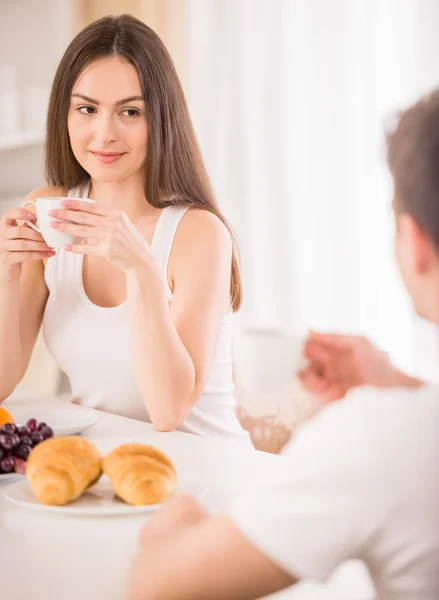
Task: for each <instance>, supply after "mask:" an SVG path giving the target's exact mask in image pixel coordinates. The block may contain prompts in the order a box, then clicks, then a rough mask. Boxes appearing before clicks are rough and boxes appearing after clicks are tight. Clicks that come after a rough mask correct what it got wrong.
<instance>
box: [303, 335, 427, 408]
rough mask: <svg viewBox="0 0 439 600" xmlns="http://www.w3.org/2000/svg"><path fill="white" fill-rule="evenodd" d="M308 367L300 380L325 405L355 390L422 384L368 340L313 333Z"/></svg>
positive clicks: (309, 345) (309, 347) (306, 353)
mask: <svg viewBox="0 0 439 600" xmlns="http://www.w3.org/2000/svg"><path fill="white" fill-rule="evenodd" d="M305 356H306V358H307V359H308V361H309V366H308V367H307V368H305V369H304V370H303V371H302V372H301V373H300V374H299V377H300V379H301V381H302V383H303V385H304V387H305V388H306V389H307V390H308V391H310V392H312V393H314V394H316V395H317V396H318V397H319V398H320V399H321V401H322V402H323V403H325V402H331V401H333V400H338V399H340V398H343V396H344V395H345V394H346V393H347V392H348V391H349V390H351V389H352V388H355V387H359V386H363V385H374V386H377V387H393V386H403V387H418V386H420V385H422V384H423V382H422V381H420V380H418V379H415V378H413V377H410V376H409V375H406V374H405V373H402V372H401V371H399V370H398V369H397V368H396V367H395V366H394V365H393V364H392V363H391V361H390V359H389V356H388V354H387V353H386V352H383V351H381V350H379V349H378V348H376V347H375V346H374V345H373V344H372V343H371V342H370V341H369V340H368V339H367V338H365V337H361V336H353V335H339V334H335V333H326V334H324V333H315V332H311V333H310V335H309V338H308V340H307V341H306V344H305Z"/></svg>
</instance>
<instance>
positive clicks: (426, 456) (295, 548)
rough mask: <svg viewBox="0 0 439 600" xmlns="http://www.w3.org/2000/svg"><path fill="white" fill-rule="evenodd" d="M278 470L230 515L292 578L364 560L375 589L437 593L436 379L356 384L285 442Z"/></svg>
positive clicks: (382, 593) (430, 598)
mask: <svg viewBox="0 0 439 600" xmlns="http://www.w3.org/2000/svg"><path fill="white" fill-rule="evenodd" d="M283 454H284V455H285V456H286V460H285V471H284V472H283V473H282V474H281V475H279V476H277V477H276V479H273V480H272V481H270V480H269V479H268V480H265V481H264V486H263V490H261V493H260V494H258V493H257V492H254V493H252V495H251V498H250V497H248V498H247V497H244V498H240V499H239V500H238V501H237V502H236V503H235V504H234V506H233V507H232V511H231V517H232V519H233V520H234V522H235V523H236V525H237V526H238V527H239V528H240V529H241V530H242V531H243V533H244V534H245V536H246V537H247V538H248V539H249V540H250V541H252V542H253V543H254V544H255V545H256V546H257V547H259V548H260V549H261V550H262V551H263V552H264V553H265V554H266V555H268V556H269V557H271V558H272V560H273V561H274V562H275V563H277V564H279V565H280V566H281V567H283V568H284V569H285V570H286V571H288V572H289V573H290V574H291V575H292V576H293V577H295V578H311V579H318V580H324V579H326V578H327V577H328V576H329V575H330V573H331V572H332V571H333V569H334V568H335V567H336V566H338V565H339V564H340V563H341V562H343V561H344V560H347V559H353V558H359V559H362V560H364V561H365V562H366V564H367V566H368V568H369V570H370V573H371V575H372V577H373V579H374V582H375V585H376V588H377V592H378V597H379V598H380V600H381V599H385V600H396V599H397V600H409V599H410V600H414V599H416V600H437V599H438V598H439V477H438V460H439V388H434V387H431V386H424V387H422V388H420V389H417V390H407V389H400V388H398V389H384V390H378V389H375V388H363V389H361V390H357V391H355V392H353V393H352V394H351V395H350V396H349V397H347V398H346V399H345V400H342V401H340V402H337V403H335V404H333V405H331V406H328V407H326V408H325V409H323V410H322V411H321V414H319V415H317V416H316V417H314V419H312V421H311V422H310V423H309V424H307V425H305V426H303V427H302V428H301V430H300V432H299V433H298V434H297V435H296V436H295V438H294V440H293V441H292V442H291V443H290V444H289V445H288V446H287V447H286V448H285V450H284V452H283Z"/></svg>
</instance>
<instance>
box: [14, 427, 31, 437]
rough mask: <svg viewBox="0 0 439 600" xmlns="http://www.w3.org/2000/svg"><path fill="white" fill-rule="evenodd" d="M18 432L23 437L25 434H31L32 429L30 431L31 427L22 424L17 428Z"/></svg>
mask: <svg viewBox="0 0 439 600" xmlns="http://www.w3.org/2000/svg"><path fill="white" fill-rule="evenodd" d="M17 433H18V435H19V436H20V437H21V436H23V435H30V434H31V431H30V429H29V427H26V425H22V426H21V427H19V428H18V429H17Z"/></svg>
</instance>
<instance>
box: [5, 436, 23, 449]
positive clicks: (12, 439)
mask: <svg viewBox="0 0 439 600" xmlns="http://www.w3.org/2000/svg"><path fill="white" fill-rule="evenodd" d="M19 443H20V438H19V436H18V435H16V434H15V433H10V434H9V433H0V446H3V448H4V449H5V450H12V448H15V446H18V444H19Z"/></svg>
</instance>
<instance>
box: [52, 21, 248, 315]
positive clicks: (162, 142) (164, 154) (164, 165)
mask: <svg viewBox="0 0 439 600" xmlns="http://www.w3.org/2000/svg"><path fill="white" fill-rule="evenodd" d="M110 56H119V57H120V58H122V59H123V60H126V61H127V62H129V63H131V64H132V65H134V67H135V68H136V69H137V72H138V74H139V79H140V85H141V88H142V91H143V95H144V99H145V103H146V111H147V119H148V129H149V137H148V148H147V158H146V163H145V181H146V184H145V196H146V198H147V200H148V202H149V203H150V204H151V205H152V206H154V207H156V208H164V207H166V206H169V205H173V206H188V207H195V208H200V209H204V210H207V211H209V212H211V213H213V214H214V215H216V216H217V217H218V218H219V219H220V220H221V221H222V222H223V223H224V225H225V226H226V227H227V229H228V230H229V232H230V235H231V236H232V240H233V246H234V247H233V255H232V266H231V269H232V270H231V282H230V295H231V304H232V308H233V310H235V311H236V310H237V309H238V308H239V306H240V304H241V296H242V286H241V277H240V273H239V266H238V261H237V248H236V242H235V239H234V236H233V233H232V231H231V228H230V226H229V224H228V223H227V221H226V219H225V218H224V217H223V215H222V214H221V212H220V210H219V208H218V206H217V203H216V201H215V197H214V193H213V190H212V186H211V184H210V180H209V176H208V174H207V171H206V168H205V166H204V162H203V158H202V156H201V152H200V149H199V146H198V142H197V139H196V136H195V132H194V129H193V125H192V121H191V118H190V115H189V111H188V107H187V104H186V100H185V97H184V93H183V89H182V87H181V84H180V81H179V78H178V75H177V72H176V70H175V67H174V65H173V62H172V59H171V57H170V55H169V53H168V51H167V50H166V48H165V46H164V45H163V43H162V41H161V40H160V38H159V37H158V36H157V34H156V33H155V32H154V31H153V30H152V29H151V28H150V27H148V26H147V25H145V23H142V22H141V21H139V20H138V19H136V18H134V17H132V16H131V15H121V16H118V17H112V16H108V17H104V18H102V19H99V20H98V21H95V22H94V23H91V24H90V25H88V26H87V27H86V28H85V29H83V30H82V31H81V32H80V33H79V34H78V35H77V36H76V37H75V38H74V40H73V41H72V42H71V44H70V45H69V47H68V48H67V50H66V52H65V54H64V56H63V57H62V59H61V62H60V64H59V66H58V69H57V72H56V74H55V78H54V82H53V86H52V91H51V95H50V101H49V110H48V117H47V137H46V159H45V171H46V177H47V180H48V183H49V184H50V185H55V186H59V187H63V188H64V189H66V190H68V189H71V188H73V187H75V186H77V185H79V184H81V183H83V182H85V181H88V180H89V178H90V176H89V174H88V173H87V172H86V171H85V170H84V169H83V168H82V167H81V165H80V164H79V163H78V161H77V160H76V158H75V156H74V155H73V152H72V148H71V145H70V139H69V134H68V129H67V118H68V112H69V107H70V98H71V94H72V90H73V86H74V84H75V82H76V81H77V79H78V77H79V76H80V75H81V73H82V72H83V70H84V69H85V68H86V67H87V66H88V65H89V64H90V63H92V62H93V61H95V60H98V59H102V58H106V57H110ZM164 198H167V200H163V199H164Z"/></svg>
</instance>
